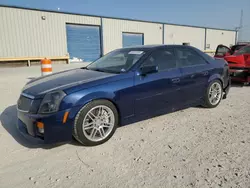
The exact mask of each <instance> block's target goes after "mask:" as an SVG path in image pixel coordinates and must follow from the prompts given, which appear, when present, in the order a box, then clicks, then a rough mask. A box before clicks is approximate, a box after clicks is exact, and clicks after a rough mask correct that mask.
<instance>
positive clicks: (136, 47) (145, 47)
mask: <svg viewBox="0 0 250 188" xmlns="http://www.w3.org/2000/svg"><path fill="white" fill-rule="evenodd" d="M162 47H184V48H194V47H192V46H186V45H175V44H170V45H166V44H157V45H139V46H132V47H125V48H121V49H129V50H154V49H157V48H162Z"/></svg>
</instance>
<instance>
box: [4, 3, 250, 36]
mask: <svg viewBox="0 0 250 188" xmlns="http://www.w3.org/2000/svg"><path fill="white" fill-rule="evenodd" d="M0 4H2V5H15V6H22V7H29V8H38V9H48V10H59V11H62V12H63V11H65V12H73V13H82V14H93V15H101V16H112V17H119V18H132V19H140V20H149V21H159V22H167V23H175V24H184V25H195V26H206V27H216V28H217V27H218V28H225V29H235V27H238V26H239V24H240V12H241V10H243V13H244V14H243V29H242V31H241V34H240V39H239V40H247V41H250V19H249V18H250V0H209V1H205V0H70V1H69V0H0Z"/></svg>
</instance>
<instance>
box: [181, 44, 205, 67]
mask: <svg viewBox="0 0 250 188" xmlns="http://www.w3.org/2000/svg"><path fill="white" fill-rule="evenodd" d="M176 56H177V60H178V65H179V66H180V67H187V66H194V65H203V64H207V62H206V61H205V60H204V59H203V57H201V56H200V55H199V54H198V53H196V52H195V51H194V50H192V49H189V48H176Z"/></svg>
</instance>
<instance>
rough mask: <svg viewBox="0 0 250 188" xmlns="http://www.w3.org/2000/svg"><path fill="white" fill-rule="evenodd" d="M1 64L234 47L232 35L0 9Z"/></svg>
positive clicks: (35, 11) (128, 21) (3, 7)
mask: <svg viewBox="0 0 250 188" xmlns="http://www.w3.org/2000/svg"><path fill="white" fill-rule="evenodd" d="M0 23H1V25H0V63H1V62H14V61H19V62H21V61H24V62H29V63H31V64H32V62H37V61H39V59H42V58H44V57H47V58H50V59H52V60H53V61H54V62H56V61H60V62H62V61H64V62H67V61H68V59H71V60H72V59H75V60H76V61H79V60H80V61H81V60H82V61H92V60H94V59H96V58H98V57H100V56H102V55H103V54H106V53H108V52H110V51H111V50H114V49H117V48H122V47H124V46H132V45H141V44H142V45H147V44H184V43H188V44H190V45H192V46H194V47H197V48H199V49H200V50H203V51H204V50H215V49H216V47H217V45H219V44H224V45H227V46H230V45H233V44H235V42H236V40H237V32H236V31H234V30H226V29H218V28H205V27H196V26H188V25H177V24H176V25H175V24H168V23H161V22H150V21H142V20H132V19H120V18H111V17H102V16H93V15H83V14H74V13H68V12H58V11H47V10H38V9H28V8H22V7H10V6H0Z"/></svg>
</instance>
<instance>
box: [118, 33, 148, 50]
mask: <svg viewBox="0 0 250 188" xmlns="http://www.w3.org/2000/svg"><path fill="white" fill-rule="evenodd" d="M143 44H144V41H143V34H140V33H122V46H123V47H129V46H138V45H143Z"/></svg>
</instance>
